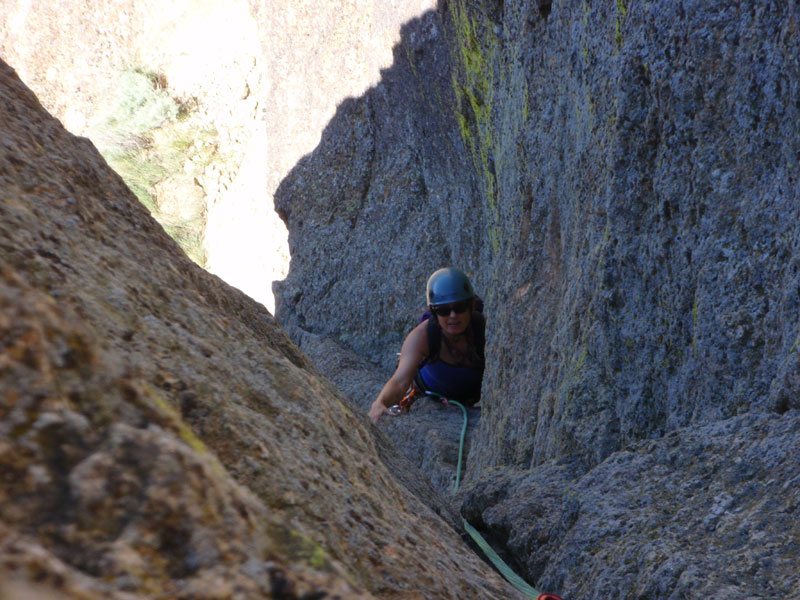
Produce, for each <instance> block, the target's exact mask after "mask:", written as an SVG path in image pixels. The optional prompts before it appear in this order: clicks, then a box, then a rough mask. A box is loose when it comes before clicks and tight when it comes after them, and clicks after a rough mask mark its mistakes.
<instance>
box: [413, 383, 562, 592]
mask: <svg viewBox="0 0 800 600" xmlns="http://www.w3.org/2000/svg"><path fill="white" fill-rule="evenodd" d="M427 394H428V395H429V396H433V397H435V398H437V399H439V400H442V401H443V402H444V403H445V404H448V405H449V404H455V405H456V406H458V407H459V408H460V409H461V412H462V413H464V425H463V426H462V427H461V439H460V440H459V443H458V466H457V467H456V483H455V487H454V489H455V491H458V486H459V485H460V484H461V462H462V459H463V456H464V440H465V439H466V437H467V421H468V418H469V417H468V416H467V409H466V408H465V407H464V405H463V404H461V403H460V402H456V401H455V400H445V398H443V397H442V396H440V395H439V394H435V393H433V392H428V393H427ZM462 521H463V523H464V529H465V530H466V532H467V533H468V534H469V536H470V537H471V538H472V539H473V541H474V542H475V543H476V544H478V547H479V548H480V549H481V550H483V553H484V554H486V557H487V558H488V559H489V560H490V561H491V562H492V564H493V565H494V566H495V567H496V568H497V570H498V571H500V574H501V575H502V576H503V577H505V578H506V581H508V582H509V583H510V584H511V585H513V586H514V587H515V588H516V589H517V590H519V591H520V592H521V593H522V594H523V595H525V596H526V597H528V598H533V599H534V600H550V599H552V600H560V598H559V597H558V596H553V595H551V594H542V593H541V592H539V591H538V590H537V589H536V588H534V587H533V586H531V585H530V584H529V583H528V582H527V581H525V580H524V579H523V578H522V577H520V576H519V575H517V574H516V573H515V572H514V571H513V570H512V569H511V567H509V566H508V565H507V564H506V562H505V561H504V560H503V559H502V558H500V555H499V554H497V552H495V550H494V548H492V547H491V546H490V545H489V542H487V541H486V540H485V539H484V538H483V536H482V535H481V534H480V533H479V532H478V530H477V529H475V528H474V527H473V526H472V525H470V524H469V523H467V520H466V519H462Z"/></svg>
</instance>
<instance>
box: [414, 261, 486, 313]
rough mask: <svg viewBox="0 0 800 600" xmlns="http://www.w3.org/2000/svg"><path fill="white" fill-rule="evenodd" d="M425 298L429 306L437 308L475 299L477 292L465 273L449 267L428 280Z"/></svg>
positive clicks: (435, 273) (440, 270)
mask: <svg viewBox="0 0 800 600" xmlns="http://www.w3.org/2000/svg"><path fill="white" fill-rule="evenodd" d="M425 297H426V299H427V300H428V306H437V305H439V304H452V303H453V302H460V301H461V300H470V299H472V298H474V297H475V292H474V291H473V290H472V284H471V283H470V282H469V277H467V275H466V274H465V273H464V271H461V270H459V269H454V268H452V267H447V268H444V269H439V270H438V271H436V272H434V273H433V275H431V276H430V277H429V278H428V285H427V286H426V288H425Z"/></svg>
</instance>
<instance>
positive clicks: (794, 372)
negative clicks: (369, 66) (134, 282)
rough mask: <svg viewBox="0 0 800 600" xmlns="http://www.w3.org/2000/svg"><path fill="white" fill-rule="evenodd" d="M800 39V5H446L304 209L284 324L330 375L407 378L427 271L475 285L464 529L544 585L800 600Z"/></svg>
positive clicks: (304, 176) (361, 105)
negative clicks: (475, 346) (408, 343)
mask: <svg viewBox="0 0 800 600" xmlns="http://www.w3.org/2000/svg"><path fill="white" fill-rule="evenodd" d="M595 5H596V6H595ZM798 23H800V7H798V4H797V3H796V2H763V3H759V4H757V5H753V6H747V7H744V6H741V5H740V4H739V3H733V2H728V1H721V0H720V1H714V2H702V3H701V2H694V1H690V0H683V1H679V2H674V1H671V0H669V1H667V0H663V1H658V0H657V1H653V2H647V3H628V2H625V1H620V2H616V3H587V2H581V1H578V0H565V1H559V2H549V1H544V0H537V1H518V2H494V1H489V0H449V1H448V2H441V3H439V7H438V9H437V11H436V12H435V13H433V12H432V13H429V14H426V15H424V16H422V17H421V18H420V19H417V20H414V21H411V22H409V23H408V24H407V26H406V28H405V29H404V31H403V39H402V41H401V43H400V44H399V45H398V46H397V47H396V48H395V64H394V65H393V66H392V68H391V69H388V70H386V71H385V72H384V77H383V79H382V81H381V82H380V83H379V84H378V85H377V86H375V87H374V88H372V89H371V90H369V91H368V92H367V93H366V94H364V95H363V96H361V97H359V98H355V99H353V100H351V101H349V102H347V103H344V104H342V105H341V106H340V107H339V110H338V112H337V115H336V116H335V118H334V119H333V120H332V121H331V123H330V124H329V125H328V127H327V129H326V131H325V133H324V134H323V137H322V140H321V142H320V145H319V146H318V147H317V149H316V150H315V151H314V152H313V153H312V154H311V155H309V156H308V157H306V158H304V159H303V161H301V162H300V163H299V164H298V165H297V167H296V168H295V169H294V170H293V171H292V173H291V174H290V176H289V177H287V178H286V179H285V180H284V181H283V183H282V184H281V187H280V188H279V191H278V193H277V195H276V206H277V208H278V210H279V211H280V212H281V214H282V216H283V217H284V218H285V219H286V221H287V225H288V227H289V242H290V249H291V253H292V263H291V268H290V272H289V276H288V277H287V279H286V281H284V282H282V283H281V284H280V285H279V286H277V288H276V289H277V295H278V306H277V313H276V315H277V318H278V320H279V321H280V322H281V323H282V325H283V326H284V327H285V328H286V330H287V332H288V333H289V334H290V335H291V336H292V337H293V338H294V339H295V340H297V341H298V342H299V343H300V345H301V347H303V348H304V349H305V350H306V351H307V352H308V353H309V354H310V355H312V356H315V355H318V354H321V353H322V352H320V351H318V350H315V349H314V348H315V347H320V344H322V343H323V342H321V340H324V344H333V345H335V346H338V347H342V348H345V349H346V350H348V351H350V352H353V353H355V354H356V355H359V356H361V357H362V358H363V359H365V360H367V361H371V362H372V363H373V364H375V365H377V366H378V367H379V368H380V369H381V370H382V371H383V374H384V375H383V376H384V377H385V376H387V375H388V373H389V372H390V370H391V369H392V367H393V363H394V353H395V352H396V351H397V350H398V349H399V347H400V343H401V341H402V339H403V336H404V335H405V333H406V332H407V331H408V330H409V329H410V327H411V326H412V325H413V323H414V319H415V317H416V315H417V314H418V313H419V311H420V305H421V304H422V296H423V289H424V282H425V278H426V277H427V276H428V274H429V273H430V272H431V271H432V270H433V269H434V268H437V267H440V266H443V265H446V264H452V265H454V266H459V267H461V268H463V269H465V270H466V271H467V272H468V273H469V274H470V275H471V276H472V277H473V282H474V284H475V287H476V289H477V290H478V292H479V293H480V294H481V295H482V296H483V298H484V300H485V301H486V312H487V314H488V315H489V325H488V330H487V341H488V348H487V356H489V361H488V364H487V371H486V377H485V380H484V389H483V397H484V400H483V401H482V404H483V409H482V411H481V420H480V424H479V426H478V428H477V430H476V431H475V434H474V437H473V439H472V443H471V450H470V454H469V459H468V474H467V483H468V489H467V490H466V492H465V494H464V496H462V499H463V505H462V511H463V512H464V514H466V515H467V516H468V517H469V518H470V519H471V520H472V521H474V522H475V523H476V524H479V525H481V526H482V527H483V528H484V530H485V531H487V533H488V534H489V535H490V536H492V537H493V538H494V540H495V541H497V542H498V543H501V544H505V546H506V549H507V551H508V553H509V555H510V557H511V560H512V562H514V563H515V565H516V566H517V567H518V568H519V570H520V572H521V573H522V574H523V575H525V576H526V577H529V578H531V579H533V580H536V581H539V582H540V584H541V585H540V587H543V588H546V589H548V590H552V591H557V592H560V593H561V594H563V595H564V596H565V597H567V598H578V599H590V598H597V599H599V598H607V597H617V598H659V599H661V598H701V597H702V598H753V597H800V583H799V582H798V579H797V577H796V575H795V574H794V569H793V568H792V567H790V566H789V565H790V564H791V563H792V562H795V559H796V557H797V552H798V549H797V544H796V540H797V539H798V536H799V535H800V529H799V528H798V525H797V524H796V523H795V522H796V519H792V518H791V517H790V515H792V514H793V511H794V510H795V509H796V506H797V502H798V498H800V493H799V492H798V491H797V490H796V489H795V488H796V486H794V485H793V484H792V483H791V482H793V481H794V480H795V479H796V478H797V477H798V473H799V471H798V466H797V464H796V461H791V460H790V459H788V457H792V456H793V455H795V454H796V452H797V449H798V442H799V438H798V429H797V428H798V419H800V414H798V410H797V409H798V408H800V405H798V397H800V396H799V395H798V391H800V390H799V389H798V385H800V384H799V383H798V382H800V359H799V357H800V354H799V353H798V350H799V348H798V340H800V316H799V315H800V269H799V268H798V265H800V263H799V262H798V258H797V256H796V255H797V250H796V249H797V248H798V244H799V243H800V226H799V225H798V223H800V219H798V217H799V216H800V202H798V197H800V183H799V182H798V178H799V177H800V167H798V161H799V160H800V130H799V129H800V127H799V126H798V123H800V119H799V118H798V117H800V59H799V58H798V57H799V56H800V36H798V35H797V33H798V32H797V27H798ZM335 346H330V347H335ZM320 364H324V363H320ZM322 368H323V370H326V372H328V373H329V375H330V376H331V377H332V378H335V377H337V374H336V373H334V372H332V371H327V369H326V368H325V367H324V366H323V367H322ZM340 379H342V380H344V379H346V378H344V377H342V378H340ZM375 379H380V378H379V377H377V376H376V377H375ZM363 381H364V380H362V383H352V384H350V385H351V389H352V391H353V392H354V393H355V394H356V395H357V397H356V398H354V399H355V400H356V402H359V403H361V404H362V405H366V404H367V403H368V402H369V401H370V400H371V399H372V398H374V395H372V396H371V397H366V396H368V395H369V394H372V393H373V392H374V389H375V387H376V386H372V387H369V389H367V388H368V386H364V385H363ZM337 383H338V384H339V385H340V387H342V388H343V389H347V387H346V386H347V385H348V384H347V381H337ZM389 427H390V428H396V427H399V425H397V423H394V422H393V423H392V424H391V425H389ZM394 435H395V436H397V437H398V439H400V437H402V435H403V434H401V433H395V434H394ZM425 447H427V446H425V442H422V443H420V444H419V445H418V446H416V447H410V446H409V445H408V443H406V444H404V450H405V451H406V452H407V454H408V455H409V456H412V457H413V456H419V455H421V454H423V453H424V451H425ZM758 457H760V458H758ZM429 472H430V473H432V477H433V478H434V479H436V478H437V476H436V474H435V469H432V470H430V471H429ZM767 539H769V540H773V539H774V540H776V543H775V544H774V545H773V544H772V543H771V542H770V543H769V544H768V545H767V546H766V547H765V545H764V544H765V540H767ZM792 540H793V541H792Z"/></svg>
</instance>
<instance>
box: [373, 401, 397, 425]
mask: <svg viewBox="0 0 800 600" xmlns="http://www.w3.org/2000/svg"><path fill="white" fill-rule="evenodd" d="M368 414H369V418H370V421H372V422H373V423H374V424H376V425H377V424H378V421H379V420H380V418H381V417H382V416H383V415H386V414H389V415H391V414H392V413H391V412H389V409H387V408H386V407H385V406H384V405H383V402H381V401H380V400H375V402H373V403H372V406H371V407H370V409H369V413H368Z"/></svg>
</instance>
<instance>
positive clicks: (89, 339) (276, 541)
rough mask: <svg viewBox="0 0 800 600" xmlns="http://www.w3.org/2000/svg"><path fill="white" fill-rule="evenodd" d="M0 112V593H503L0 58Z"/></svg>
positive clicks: (242, 307) (381, 456)
mask: <svg viewBox="0 0 800 600" xmlns="http://www.w3.org/2000/svg"><path fill="white" fill-rule="evenodd" d="M0 114H2V119H0V184H1V185H0V248H1V249H2V252H1V253H0V255H1V256H2V260H0V308H2V310H0V393H1V394H2V395H1V396H0V473H2V475H0V476H1V477H2V486H0V540H2V542H0V571H2V573H3V583H2V586H3V587H2V588H0V589H2V591H3V593H6V594H9V593H14V592H13V590H16V589H19V587H20V586H26V585H27V583H30V582H37V584H38V585H39V586H43V589H44V590H45V591H43V592H42V593H43V594H48V595H49V596H51V597H68V598H101V597H102V598H115V599H116V598H120V599H122V598H136V597H148V598H187V599H188V598H197V597H203V598H220V599H223V598H242V599H244V598H264V597H267V598H270V597H273V598H294V599H299V598H306V599H308V598H321V597H331V598H336V597H339V598H343V599H344V598H372V597H375V598H382V597H386V598H397V597H403V598H419V599H422V598H464V597H481V598H484V597H486V598H507V597H513V596H514V594H513V590H510V589H509V588H508V587H507V586H506V585H505V584H504V583H503V582H502V580H500V579H499V577H498V576H497V575H496V574H495V573H493V572H492V571H491V569H490V568H489V567H487V566H486V564H484V563H483V562H482V561H481V560H480V559H478V558H477V557H476V556H475V555H474V554H473V553H472V552H471V551H470V550H469V548H468V547H467V546H466V545H465V544H463V543H462V541H461V539H460V537H459V532H458V531H457V530H456V528H455V523H456V520H455V519H454V518H453V517H452V515H451V514H450V513H449V512H448V511H447V510H446V509H445V508H443V501H442V500H441V499H440V498H439V496H438V494H436V492H435V491H434V490H433V488H432V487H431V486H430V484H429V483H427V482H426V481H425V479H424V478H423V477H421V476H420V474H419V472H418V471H417V470H416V469H415V468H414V467H413V466H412V465H410V464H409V462H408V461H407V460H405V459H404V458H403V456H402V455H401V454H399V453H397V452H396V451H395V449H394V448H393V446H392V445H391V444H390V443H389V441H388V439H387V438H386V437H385V436H384V435H381V434H380V432H377V431H376V430H375V429H374V428H371V427H370V426H369V425H368V423H367V421H366V419H365V417H364V416H363V415H360V414H358V413H357V412H354V411H353V410H352V409H351V408H349V407H348V405H347V403H346V402H345V401H344V400H343V398H342V396H341V394H340V393H339V392H337V391H336V390H335V389H334V388H333V386H332V385H331V384H330V383H329V382H328V381H327V380H325V379H323V378H322V377H321V376H320V375H319V373H318V371H317V370H316V369H315V368H314V367H313V366H312V364H311V363H310V361H309V360H308V358H307V357H306V356H305V355H304V354H302V353H301V352H300V351H299V350H298V349H297V347H296V346H295V345H294V344H293V343H292V342H290V341H289V339H288V338H287V337H286V336H285V335H284V334H283V333H282V332H281V331H280V330H279V329H278V328H277V327H276V325H275V322H274V320H273V318H272V317H271V316H270V315H269V313H268V312H266V311H265V310H264V309H263V307H262V306H261V305H259V304H258V303H256V302H254V301H252V300H251V299H249V298H248V297H246V296H245V295H244V294H242V293H240V292H238V291H237V290H235V289H233V288H231V287H229V286H227V285H226V284H224V283H223V282H221V281H220V280H219V279H218V278H216V277H215V276H213V275H209V274H208V273H206V272H204V271H202V270H201V269H199V268H198V267H196V266H195V265H194V264H193V263H191V261H189V259H188V258H187V257H186V256H185V255H184V254H183V253H182V252H181V251H180V250H179V249H178V247H177V246H176V245H175V243H174V242H172V240H170V239H169V238H168V237H167V236H166V234H165V233H164V231H163V230H162V229H161V227H160V226H159V225H158V224H157V223H155V221H153V219H151V218H150V217H149V215H148V214H147V213H146V211H145V210H144V208H143V207H141V206H140V205H139V204H138V203H137V202H136V200H135V198H134V197H133V195H132V193H131V192H130V191H129V190H127V189H126V188H125V187H124V185H123V184H122V182H121V180H120V179H119V177H118V176H117V175H116V174H114V173H113V172H112V171H110V169H108V167H107V165H106V164H105V162H104V161H103V160H102V158H101V157H100V156H99V154H97V152H96V151H95V150H94V148H93V147H92V145H91V144H90V143H89V142H88V141H87V140H85V139H81V138H76V137H74V136H72V135H70V134H69V133H67V132H66V131H65V130H64V129H63V128H62V126H61V125H60V123H59V122H58V121H57V120H55V119H54V118H52V117H50V116H49V115H48V114H47V113H46V112H45V111H44V110H43V109H42V107H41V106H40V105H39V103H38V102H37V101H36V99H35V98H34V96H33V94H32V93H31V92H30V91H29V90H28V89H27V88H26V87H25V86H24V85H23V84H22V83H21V82H20V81H19V80H18V79H17V77H16V75H15V74H14V72H13V71H12V70H11V69H10V68H9V67H8V66H6V65H5V64H4V63H0ZM401 482H402V483H401ZM437 513H438V514H437ZM6 575H7V577H6ZM20 582H21V583H20ZM8 589H11V590H12V592H9V591H7V590H8ZM30 589H31V590H32V591H33V592H36V591H37V590H38V588H37V587H31V588H30Z"/></svg>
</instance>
